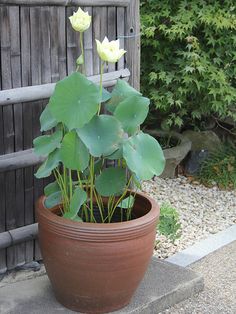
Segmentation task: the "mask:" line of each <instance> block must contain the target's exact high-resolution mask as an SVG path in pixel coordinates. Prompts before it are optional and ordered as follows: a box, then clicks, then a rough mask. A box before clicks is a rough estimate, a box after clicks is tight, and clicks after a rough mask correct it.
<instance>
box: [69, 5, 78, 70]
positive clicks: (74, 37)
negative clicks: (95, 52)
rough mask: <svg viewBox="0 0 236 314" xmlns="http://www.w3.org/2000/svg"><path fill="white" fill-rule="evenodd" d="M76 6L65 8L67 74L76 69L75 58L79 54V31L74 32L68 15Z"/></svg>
mask: <svg viewBox="0 0 236 314" xmlns="http://www.w3.org/2000/svg"><path fill="white" fill-rule="evenodd" d="M76 10H77V8H75V7H68V8H67V9H66V32H67V72H68V75H69V74H71V73H72V72H74V71H75V70H76V60H77V58H78V57H79V55H80V48H79V32H75V31H74V30H73V28H72V27H71V24H70V21H69V16H71V15H72V14H73V12H75V11H76Z"/></svg>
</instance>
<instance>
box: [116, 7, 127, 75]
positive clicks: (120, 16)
mask: <svg viewBox="0 0 236 314" xmlns="http://www.w3.org/2000/svg"><path fill="white" fill-rule="evenodd" d="M124 35H125V9H124V8H117V38H118V39H119V40H120V48H124V47H125V42H124ZM124 59H125V57H124V56H123V57H121V58H120V60H119V61H118V65H117V70H121V69H124V67H125V62H124Z"/></svg>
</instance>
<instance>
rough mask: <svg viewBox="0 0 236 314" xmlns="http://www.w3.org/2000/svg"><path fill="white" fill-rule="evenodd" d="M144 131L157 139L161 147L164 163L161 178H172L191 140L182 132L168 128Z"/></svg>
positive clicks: (189, 147) (187, 151)
mask: <svg viewBox="0 0 236 314" xmlns="http://www.w3.org/2000/svg"><path fill="white" fill-rule="evenodd" d="M145 132H146V133H148V134H150V135H151V136H153V137H155V139H157V140H158V141H159V143H160V145H161V147H162V149H163V153H164V156H165V160H166V164H165V168H164V171H163V172H162V174H161V177H162V178H174V177H175V176H176V172H177V171H176V169H177V167H178V165H179V164H180V163H181V161H182V160H184V158H185V157H186V156H187V154H188V153H189V152H190V150H191V146H192V143H191V141H190V140H189V139H188V138H187V137H185V136H183V135H182V134H180V133H178V132H174V131H170V130H168V131H167V130H157V129H147V130H145Z"/></svg>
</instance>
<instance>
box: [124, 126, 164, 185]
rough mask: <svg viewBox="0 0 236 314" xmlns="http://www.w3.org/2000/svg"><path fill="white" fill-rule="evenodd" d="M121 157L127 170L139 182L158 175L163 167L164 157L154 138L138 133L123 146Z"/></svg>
mask: <svg viewBox="0 0 236 314" xmlns="http://www.w3.org/2000/svg"><path fill="white" fill-rule="evenodd" d="M123 156H124V159H125V161H126V163H127V166H128V168H129V169H130V170H131V171H132V172H134V173H135V174H136V176H137V177H138V178H139V179H141V180H149V179H151V178H152V177H153V176H154V175H157V176H158V175H160V174H161V173H162V172H163V170H164V167H165V157H164V154H163V151H162V148H161V146H160V145H159V143H158V142H157V140H156V139H155V138H153V137H152V136H150V135H148V134H144V133H143V132H140V133H139V134H137V135H134V136H132V137H130V138H129V139H128V140H127V141H126V142H124V144H123Z"/></svg>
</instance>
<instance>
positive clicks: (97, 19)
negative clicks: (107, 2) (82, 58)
mask: <svg viewBox="0 0 236 314" xmlns="http://www.w3.org/2000/svg"><path fill="white" fill-rule="evenodd" d="M92 19H93V26H92V27H93V43H95V39H98V40H100V41H103V39H104V38H105V36H107V7H101V8H100V7H94V8H93V17H92ZM104 72H107V68H105V69H104ZM99 73H100V60H99V57H98V53H97V46H96V44H94V45H93V74H94V75H95V74H99Z"/></svg>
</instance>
